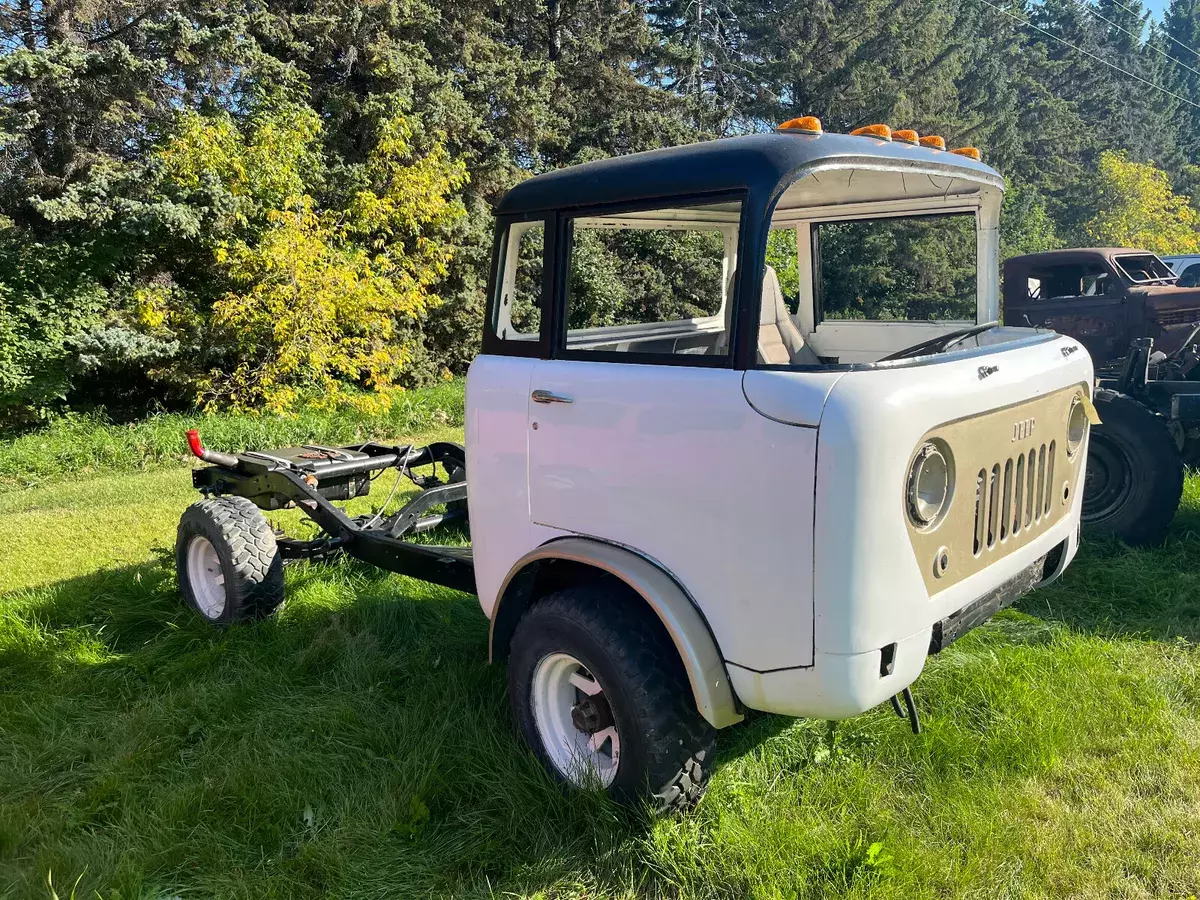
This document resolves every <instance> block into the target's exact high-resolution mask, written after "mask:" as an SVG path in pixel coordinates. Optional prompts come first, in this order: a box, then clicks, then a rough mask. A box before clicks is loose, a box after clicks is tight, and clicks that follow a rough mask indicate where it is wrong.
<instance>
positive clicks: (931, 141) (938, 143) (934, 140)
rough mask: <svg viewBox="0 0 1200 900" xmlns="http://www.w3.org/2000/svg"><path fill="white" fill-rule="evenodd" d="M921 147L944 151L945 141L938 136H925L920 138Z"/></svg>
mask: <svg viewBox="0 0 1200 900" xmlns="http://www.w3.org/2000/svg"><path fill="white" fill-rule="evenodd" d="M921 146H922V147H928V148H929V149H930V150H945V149H946V139H945V138H944V137H942V136H941V135H939V134H927V135H925V137H923V138H921Z"/></svg>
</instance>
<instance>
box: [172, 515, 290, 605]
mask: <svg viewBox="0 0 1200 900" xmlns="http://www.w3.org/2000/svg"><path fill="white" fill-rule="evenodd" d="M175 569H176V572H177V573H178V575H179V589H180V591H182V592H183V597H184V599H185V600H186V601H187V603H188V605H189V606H191V607H192V608H193V609H195V610H196V611H197V612H198V613H200V615H202V616H204V618H205V619H206V620H207V621H209V622H210V623H212V624H213V625H219V626H227V625H231V624H233V623H234V622H249V621H254V620H255V619H261V618H264V617H266V616H269V615H270V614H271V613H273V612H275V610H276V609H278V608H279V606H280V604H281V603H283V558H282V557H281V556H280V555H279V548H278V547H277V546H276V543H275V533H274V532H273V531H272V530H271V526H270V525H268V524H267V520H266V519H265V518H264V517H263V514H262V513H261V512H260V511H259V509H258V507H257V506H255V505H254V504H253V503H251V502H250V501H249V500H247V499H246V498H245V497H217V498H212V499H208V500H201V501H199V502H198V503H193V504H192V505H191V506H189V507H188V508H187V509H186V510H185V511H184V513H183V516H182V517H181V518H180V520H179V533H178V536H177V538H176V540H175Z"/></svg>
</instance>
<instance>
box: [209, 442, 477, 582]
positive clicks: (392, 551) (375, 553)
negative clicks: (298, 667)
mask: <svg viewBox="0 0 1200 900" xmlns="http://www.w3.org/2000/svg"><path fill="white" fill-rule="evenodd" d="M188 441H189V445H190V446H191V449H192V452H193V454H195V455H196V456H197V457H198V458H199V459H201V460H203V461H204V462H207V463H210V464H211V465H209V466H207V467H204V468H200V469H196V470H195V471H194V472H192V484H193V485H194V486H195V487H196V489H197V490H199V491H200V493H201V494H203V495H204V496H205V497H206V498H210V497H226V498H227V497H243V498H245V499H247V500H249V501H250V502H251V503H253V504H254V505H255V506H257V507H258V508H259V509H260V510H268V511H269V510H278V509H299V510H300V511H301V512H303V513H304V514H305V515H306V516H307V517H308V518H309V519H310V520H312V521H313V522H314V523H315V524H316V525H317V527H318V528H320V529H321V531H322V532H323V535H322V536H321V537H319V538H316V539H313V540H300V539H297V538H293V537H288V536H287V535H285V534H282V533H278V532H277V533H276V545H277V547H278V551H279V556H280V557H281V558H282V559H284V560H311V559H315V558H321V557H324V556H328V555H331V554H335V553H339V552H340V553H345V554H347V555H349V556H353V557H355V558H357V559H360V560H362V561H363V562H367V563H370V564H371V565H374V566H378V567H379V568H381V569H386V570H388V571H391V572H398V573H400V574H403V575H409V576H411V577H413V578H418V579H420V580H422V581H429V582H432V583H434V584H439V585H443V586H445V587H449V588H453V589H454V590H458V591H463V592H465V593H469V594H473V593H475V570H474V566H473V564H472V557H471V548H470V547H469V546H468V547H456V546H441V545H436V544H424V543H414V542H412V541H411V540H407V538H409V537H411V536H414V535H417V534H424V533H429V532H433V531H435V530H437V529H441V528H444V527H445V526H448V525H453V524H461V523H465V522H466V520H467V483H466V452H465V450H464V449H463V447H462V446H461V445H460V444H454V443H451V442H448V441H439V442H435V443H432V444H429V445H427V446H423V447H418V446H415V445H412V444H407V445H405V444H401V445H386V444H380V443H376V442H368V443H365V444H361V445H358V446H351V447H323V446H318V445H311V444H310V445H305V446H302V447H288V448H284V449H281V450H269V451H249V450H248V451H245V452H243V453H240V454H237V455H233V454H229V453H220V452H217V451H213V450H209V449H207V448H205V447H204V445H203V444H202V443H201V442H200V437H199V434H198V433H197V432H195V431H190V432H188ZM439 463H440V464H441V466H442V467H443V469H444V470H445V472H446V480H441V479H439V478H438V477H437V474H436V469H437V465H438V464H439ZM427 466H429V467H432V471H430V472H429V473H427V474H425V475H420V474H417V473H415V472H414V471H413V470H414V469H422V468H425V467H427ZM387 469H398V470H399V475H398V476H397V478H398V479H399V478H404V477H407V478H408V479H409V480H411V481H412V482H413V484H415V485H416V486H417V487H419V488H420V489H421V490H420V492H419V493H417V494H416V495H415V496H413V497H412V498H411V499H410V500H409V501H408V502H407V503H405V504H404V505H403V506H401V507H400V508H399V509H398V510H397V511H396V512H394V513H390V514H387V515H383V514H382V513H384V512H385V510H384V509H381V510H380V511H379V513H376V514H375V515H359V516H351V515H349V514H347V513H346V511H345V510H343V509H342V508H341V507H339V506H337V505H335V503H334V501H344V500H350V499H353V498H354V497H361V496H365V495H367V494H368V493H369V492H370V487H371V483H372V481H373V480H374V479H375V478H376V477H378V476H379V475H380V474H382V473H383V472H384V471H385V470H387ZM397 483H399V482H397ZM393 493H394V491H393ZM390 499H391V497H390V496H389V498H388V500H390ZM387 505H388V503H387V501H385V503H384V507H385V508H386V506H387ZM437 507H444V511H441V512H434V511H433V510H435V509H436V508H437Z"/></svg>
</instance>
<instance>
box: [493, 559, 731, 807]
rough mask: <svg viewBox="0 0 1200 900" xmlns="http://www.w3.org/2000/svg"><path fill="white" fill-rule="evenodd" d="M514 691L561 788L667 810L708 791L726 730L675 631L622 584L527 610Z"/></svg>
mask: <svg viewBox="0 0 1200 900" xmlns="http://www.w3.org/2000/svg"><path fill="white" fill-rule="evenodd" d="M508 693H509V702H510V704H511V706H512V713H513V718H514V720H515V722H516V725H517V728H518V730H519V731H520V732H521V735H522V737H524V739H525V741H526V742H527V743H528V744H529V746H530V747H532V748H533V750H534V752H535V753H536V754H537V756H538V758H539V759H540V760H541V761H542V763H543V764H544V765H545V766H546V768H547V769H548V770H549V771H550V773H551V775H553V776H554V777H555V778H556V779H558V780H559V781H561V782H563V783H566V784H571V785H574V786H582V787H589V786H596V787H603V788H605V789H606V790H607V791H608V792H609V793H610V794H611V795H612V796H613V797H614V798H616V799H617V800H618V801H620V802H623V803H637V802H639V801H641V800H642V799H643V798H646V799H647V800H649V802H650V805H651V806H652V807H653V809H654V810H655V811H657V812H667V811H672V810H678V809H686V808H688V807H690V806H692V805H694V804H695V803H696V802H697V801H698V800H699V799H700V796H701V795H702V794H703V793H704V788H705V787H706V786H707V783H708V778H709V775H710V766H711V762H712V747H713V740H714V738H715V736H716V733H715V731H714V729H713V728H712V726H711V725H709V724H708V722H707V721H705V720H704V718H703V717H701V716H700V714H699V713H698V712H697V710H696V704H695V700H694V698H693V695H692V689H691V685H690V684H689V682H688V678H687V674H686V673H685V671H684V668H683V663H682V662H681V661H680V659H679V655H678V652H677V651H676V649H675V645H674V644H673V643H672V642H671V639H670V637H669V636H668V635H667V633H666V630H665V629H664V628H663V626H662V624H661V623H660V622H659V621H658V619H657V617H655V616H654V614H653V612H651V611H650V610H649V609H647V608H646V607H645V606H644V605H642V604H641V603H640V602H639V601H638V600H636V599H634V598H633V597H631V596H630V595H629V593H628V592H627V591H626V590H625V589H624V586H623V585H621V584H619V583H618V582H614V581H611V580H607V579H606V580H601V581H598V582H595V583H590V584H584V585H580V586H577V587H572V588H567V589H565V590H562V591H559V592H558V593H555V594H551V595H549V596H547V597H545V598H543V599H542V600H540V601H539V602H538V603H537V604H535V605H534V606H533V607H532V608H531V609H530V610H529V611H528V612H526V613H525V615H524V616H523V617H522V618H521V621H520V622H519V623H518V624H517V628H516V631H515V632H514V633H513V638H512V646H511V654H510V657H509V664H508ZM590 741H594V742H595V743H596V749H595V750H591V749H590V748H589V742H590ZM614 748H616V750H617V752H616V753H614V752H613V750H614ZM614 757H615V758H614Z"/></svg>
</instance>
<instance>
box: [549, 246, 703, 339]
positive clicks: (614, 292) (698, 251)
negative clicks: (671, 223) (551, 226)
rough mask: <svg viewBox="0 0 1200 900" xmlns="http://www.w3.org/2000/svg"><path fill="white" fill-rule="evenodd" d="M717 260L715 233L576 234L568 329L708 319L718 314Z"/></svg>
mask: <svg viewBox="0 0 1200 900" xmlns="http://www.w3.org/2000/svg"><path fill="white" fill-rule="evenodd" d="M721 260H722V243H721V235H720V234H719V233H717V232H715V231H667V230H657V229H648V230H634V229H630V230H622V231H617V232H607V231H602V230H596V229H587V228H580V227H577V228H576V229H575V235H574V241H573V243H572V247H571V272H570V277H569V280H568V284H567V296H568V299H567V327H569V328H596V327H600V326H605V325H630V324H635V323H639V322H642V323H646V322H671V321H676V320H679V319H690V318H695V317H699V316H711V315H713V314H714V313H716V312H718V311H719V310H720V308H721Z"/></svg>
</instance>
